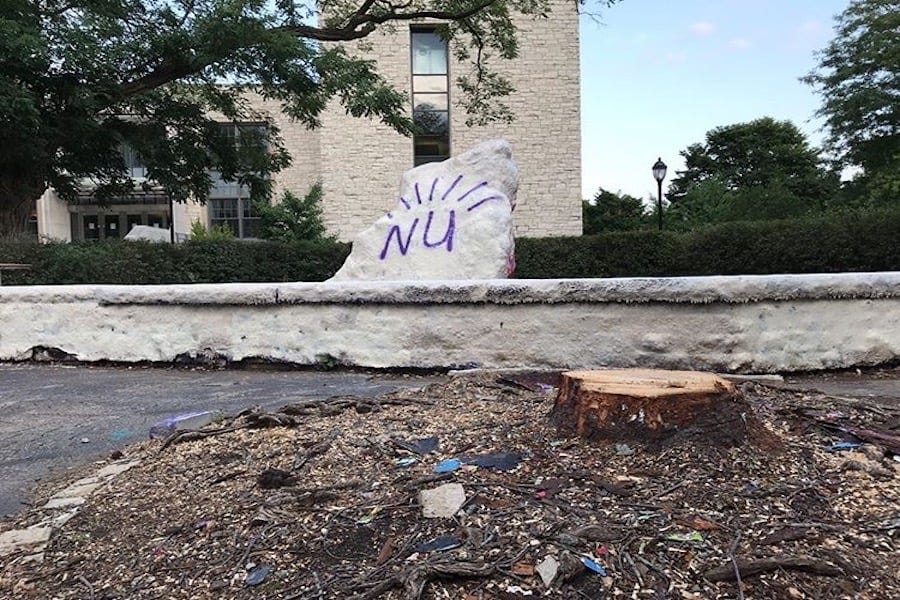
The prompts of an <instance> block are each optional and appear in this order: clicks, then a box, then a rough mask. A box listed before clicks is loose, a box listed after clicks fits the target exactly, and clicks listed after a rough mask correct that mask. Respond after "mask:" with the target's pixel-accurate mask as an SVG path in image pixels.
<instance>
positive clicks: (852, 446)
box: [825, 442, 862, 452]
mask: <svg viewBox="0 0 900 600" xmlns="http://www.w3.org/2000/svg"><path fill="white" fill-rule="evenodd" d="M860 446H862V444H860V443H859V442H838V443H836V444H832V445H830V446H828V447H827V448H825V449H826V450H828V451H829V452H841V451H843V450H856V449H857V448H859V447H860Z"/></svg>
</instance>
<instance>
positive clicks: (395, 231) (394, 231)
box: [379, 217, 419, 260]
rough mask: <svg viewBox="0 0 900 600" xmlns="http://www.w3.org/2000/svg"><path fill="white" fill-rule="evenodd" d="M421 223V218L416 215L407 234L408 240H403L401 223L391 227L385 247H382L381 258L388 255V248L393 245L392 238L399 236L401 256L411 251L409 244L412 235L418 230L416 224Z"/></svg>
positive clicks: (398, 243) (398, 245) (398, 242)
mask: <svg viewBox="0 0 900 600" xmlns="http://www.w3.org/2000/svg"><path fill="white" fill-rule="evenodd" d="M418 224H419V218H418V217H416V218H415V219H413V222H412V226H411V227H410V228H409V233H407V234H406V242H405V243H404V242H403V238H402V237H401V233H400V225H394V226H392V227H391V229H390V231H388V234H387V238H386V239H385V240H384V248H382V249H381V254H380V255H379V258H380V259H381V260H384V258H385V257H386V256H387V253H388V248H390V246H391V239H392V238H394V237H396V238H397V248H398V249H399V250H400V255H401V256H406V253H407V252H408V251H409V245H410V243H411V242H412V236H413V234H414V233H415V232H416V226H417V225H418Z"/></svg>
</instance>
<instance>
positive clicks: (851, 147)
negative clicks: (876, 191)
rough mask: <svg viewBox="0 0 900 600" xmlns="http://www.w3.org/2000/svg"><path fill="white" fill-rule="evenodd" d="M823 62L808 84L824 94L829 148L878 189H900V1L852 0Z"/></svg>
mask: <svg viewBox="0 0 900 600" xmlns="http://www.w3.org/2000/svg"><path fill="white" fill-rule="evenodd" d="M818 61H819V62H818V65H817V68H816V69H815V70H813V71H812V72H811V73H809V74H808V75H807V76H806V77H804V78H803V81H805V82H806V83H808V84H810V85H812V86H813V87H814V88H815V89H816V91H817V92H818V93H819V94H820V95H821V96H822V100H823V104H822V107H821V108H820V109H819V111H818V115H819V116H821V117H823V118H824V119H825V124H826V127H827V129H828V139H827V143H828V147H829V149H830V150H831V151H832V152H833V153H834V155H835V157H836V158H837V160H838V161H839V162H840V164H841V165H843V166H857V167H861V168H862V169H863V176H864V178H870V177H871V178H874V180H875V181H874V182H873V183H874V185H875V186H876V187H879V186H887V188H888V189H896V188H898V187H900V177H898V175H897V173H898V169H900V2H898V0H852V1H851V2H850V5H849V6H848V7H847V9H846V10H845V11H844V12H842V13H841V14H840V15H838V16H837V17H836V27H835V37H834V39H833V40H832V41H831V42H830V43H829V44H828V46H827V47H826V48H825V49H824V50H823V51H822V52H820V53H819V54H818ZM890 180H893V181H894V183H893V184H891V183H890ZM894 198H895V199H896V196H894Z"/></svg>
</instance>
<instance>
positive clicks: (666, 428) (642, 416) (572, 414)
mask: <svg viewBox="0 0 900 600" xmlns="http://www.w3.org/2000/svg"><path fill="white" fill-rule="evenodd" d="M748 414H749V406H748V405H747V404H746V403H745V402H744V401H743V399H742V398H741V396H740V394H739V393H738V391H737V390H736V389H735V387H734V385H733V384H732V383H731V382H729V381H727V380H725V379H722V378H721V377H717V376H716V375H713V374H712V373H700V372H696V371H659V370H650V369H613V370H606V371H570V372H568V373H563V374H562V383H561V385H560V388H559V394H558V395H557V398H556V404H555V405H554V407H553V411H552V412H551V413H550V418H551V420H552V421H553V423H554V424H556V425H557V427H559V430H560V432H561V433H563V434H567V435H568V434H575V435H579V436H582V437H586V438H589V439H593V440H602V441H626V440H634V441H651V442H652V441H659V440H662V439H665V438H669V437H672V436H674V435H679V434H688V435H689V436H690V437H692V438H699V439H700V440H701V441H704V442H709V443H712V444H717V445H726V446H732V445H736V444H740V443H741V442H742V441H743V440H744V437H745V435H746V429H747V416H748Z"/></svg>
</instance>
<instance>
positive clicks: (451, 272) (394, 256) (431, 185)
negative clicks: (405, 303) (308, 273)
mask: <svg viewBox="0 0 900 600" xmlns="http://www.w3.org/2000/svg"><path fill="white" fill-rule="evenodd" d="M518 185H519V175H518V168H517V167H516V163H515V162H514V161H513V159H512V150H511V149H510V146H509V144H507V143H506V142H505V141H503V140H492V141H488V142H483V143H481V144H479V145H477V146H475V147H474V148H472V149H471V150H469V151H468V152H465V153H463V154H460V155H458V156H454V157H453V158H450V159H448V160H445V161H444V162H440V163H428V164H424V165H421V166H419V167H416V168H414V169H412V170H410V171H407V172H406V173H404V174H403V177H402V179H401V183H400V198H399V199H398V201H397V205H396V207H395V208H394V209H393V210H392V211H391V212H389V213H387V214H386V215H384V216H383V217H381V218H380V219H378V220H377V221H376V222H375V224H374V225H372V226H371V227H369V228H368V229H366V230H365V231H363V232H362V233H360V234H359V236H358V237H357V238H356V240H355V241H354V242H353V251H352V252H351V253H350V256H349V257H347V260H346V262H345V263H344V266H343V267H341V269H340V270H339V271H338V272H337V273H336V274H335V276H334V277H333V278H332V279H333V280H360V279H365V280H371V279H379V280H422V279H498V278H505V277H508V276H509V275H510V274H511V273H512V271H513V270H514V268H515V258H514V249H515V243H514V240H513V229H512V211H513V208H514V207H515V203H516V191H517V189H518Z"/></svg>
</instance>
